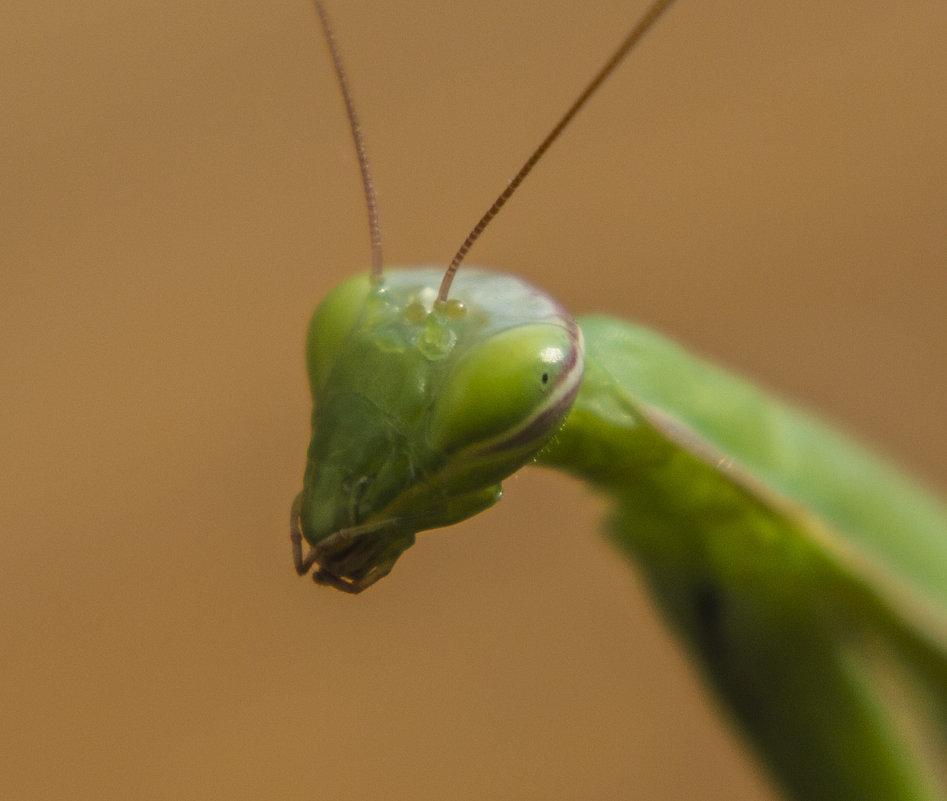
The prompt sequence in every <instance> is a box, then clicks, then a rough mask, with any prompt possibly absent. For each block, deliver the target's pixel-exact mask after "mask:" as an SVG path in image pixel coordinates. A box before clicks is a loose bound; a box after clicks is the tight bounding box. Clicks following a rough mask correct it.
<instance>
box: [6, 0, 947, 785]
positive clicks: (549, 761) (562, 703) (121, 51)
mask: <svg viewBox="0 0 947 801" xmlns="http://www.w3.org/2000/svg"><path fill="white" fill-rule="evenodd" d="M594 5H595V7H594V9H590V8H589V4H588V3H581V2H574V1H573V0H570V1H569V2H566V1H565V0H555V1H551V0H541V1H539V0H537V1H536V2H533V1H532V0H530V1H529V2H525V1H524V2H513V3H509V2H508V0H503V2H473V3H468V4H463V5H461V4H452V3H444V2H441V0H437V2H435V1H434V0H398V1H397V2H393V1H392V0H388V2H383V3H382V2H376V3H368V2H354V1H353V0H347V2H343V0H339V2H334V3H332V6H333V8H332V10H333V12H334V15H335V17H336V23H337V29H338V35H339V37H340V39H341V41H342V43H343V46H344V48H345V52H346V54H347V56H348V62H349V68H350V72H351V76H352V80H353V84H354V88H355V91H356V93H357V98H358V101H359V104H360V107H361V111H362V116H363V118H364V123H365V127H366V129H367V133H368V137H369V145H370V148H371V153H372V156H373V160H374V163H375V165H376V170H377V180H378V184H379V187H380V193H381V202H382V211H383V215H384V217H383V221H384V226H385V233H386V244H387V253H388V256H389V259H390V260H391V261H392V262H406V263H411V262H417V261H423V260H431V261H443V260H446V259H447V258H449V256H450V254H451V253H452V251H453V250H454V248H455V247H456V246H457V245H458V244H459V242H460V240H461V239H462V238H463V236H464V234H465V233H466V231H467V229H468V228H469V227H470V226H471V225H472V224H473V222H474V221H475V219H476V217H477V216H478V215H479V214H480V212H481V211H482V210H483V209H484V208H485V207H486V206H487V205H488V203H489V202H490V201H491V200H492V198H493V195H494V194H495V193H496V192H497V191H499V189H500V188H501V186H502V184H503V182H504V181H505V180H506V179H507V178H508V177H509V176H511V175H512V174H513V172H514V171H515V170H516V168H517V167H518V164H519V162H520V161H521V160H522V158H523V157H524V156H525V155H526V153H527V152H528V150H529V149H530V148H531V147H532V146H533V145H534V144H535V143H536V142H537V141H538V139H539V138H540V136H541V135H542V134H544V132H545V131H546V129H547V128H548V126H549V125H550V124H551V123H552V121H553V120H554V118H555V117H556V115H557V114H558V113H559V112H560V111H561V110H562V109H563V108H564V106H565V104H566V103H567V102H568V101H570V100H571V98H572V97H573V96H574V94H575V93H576V92H577V91H578V89H579V88H580V86H581V84H582V83H583V82H584V80H585V79H586V78H587V76H588V75H589V74H590V73H591V72H592V71H593V69H594V68H596V67H597V66H598V64H599V63H600V62H601V61H602V60H603V59H604V57H605V55H606V53H607V51H608V50H609V48H610V47H611V46H612V45H613V44H614V43H615V42H616V41H617V39H618V38H619V37H620V35H621V33H622V31H623V30H624V29H625V28H626V27H627V26H628V25H629V23H630V21H631V20H633V19H634V18H635V17H636V16H637V14H638V13H639V11H640V7H641V5H642V4H641V3H639V2H619V0H609V1H607V2H606V1H603V0H600V2H598V3H596V4H594ZM945 41H947V5H945V4H944V3H943V2H940V0H931V1H930V2H908V3H900V4H897V5H896V6H892V4H891V3H888V2H885V3H882V2H868V3H864V2H858V3H856V2H839V3H829V4H827V3H823V2H817V1H816V0H812V2H806V3H790V2H772V3H765V4H762V3H736V2H713V3H707V2H683V3H680V4H679V6H678V7H677V8H676V9H675V10H674V11H673V12H672V15H671V16H670V17H669V18H667V19H666V20H664V21H663V22H662V23H661V25H660V27H659V28H658V29H657V30H656V31H655V32H654V33H653V34H652V35H651V36H650V37H649V38H648V39H647V41H646V43H645V45H644V46H643V47H642V48H641V50H640V51H639V52H638V53H637V54H635V55H634V57H633V59H632V61H631V62H630V63H629V64H627V65H626V66H625V68H624V69H623V70H622V72H621V74H620V75H619V76H618V77H616V79H615V80H614V81H613V82H612V83H611V84H610V85H609V86H608V87H607V89H606V90H605V91H604V92H603V94H602V95H601V96H600V97H599V98H598V99H597V102H596V103H595V105H594V106H593V107H592V108H590V109H589V110H588V112H587V113H586V114H584V115H583V116H582V117H581V119H580V121H579V124H577V125H576V126H575V128H574V129H573V130H572V131H571V132H570V133H569V134H568V135H567V137H566V138H565V139H564V140H563V141H562V142H561V143H560V144H559V145H558V146H557V147H556V148H555V150H554V151H553V153H552V156H551V158H550V159H549V160H548V161H547V162H546V164H544V165H543V166H542V168H541V169H540V170H539V172H538V173H537V174H536V175H535V178H534V179H533V180H532V181H531V182H530V183H529V184H528V185H527V186H526V188H525V189H524V190H523V192H522V193H521V194H520V195H519V196H518V198H517V199H516V200H515V201H514V202H513V204H512V206H511V207H510V208H509V210H508V212H507V213H506V214H505V217H504V218H502V219H501V220H500V221H499V222H498V223H497V224H496V225H495V227H494V228H493V229H492V230H491V231H490V232H489V234H488V235H487V236H486V237H485V238H484V240H483V241H482V244H481V245H478V247H477V249H476V251H475V252H474V256H473V259H472V260H473V261H475V262H480V263H485V264H494V265H499V266H505V267H507V268H508V269H510V270H514V271H516V272H519V273H521V274H523V275H524V276H527V277H528V278H530V279H532V280H534V281H536V282H537V283H540V284H542V285H545V286H547V287H548V288H549V289H550V290H552V291H553V292H554V294H556V295H557V296H559V297H560V298H561V299H562V300H563V301H564V302H565V303H566V304H568V305H569V306H570V307H571V308H573V309H574V310H575V311H577V312H579V311H585V310H607V311H611V312H614V313H616V314H619V315H624V316H628V317H634V318H636V319H639V320H643V321H646V322H648V323H649V324H653V325H655V326H657V327H659V328H661V329H663V330H666V331H668V332H670V333H672V334H673V335H674V336H676V337H678V338H679V339H682V340H684V341H685V342H688V343H690V344H691V345H693V346H694V347H695V348H698V349H700V350H702V351H703V352H705V353H707V354H709V355H712V356H713V357H715V358H717V359H719V360H722V361H724V362H726V363H729V364H731V365H733V366H734V367H736V368H738V369H740V370H742V371H744V372H746V373H749V374H751V375H753V376H756V377H757V378H759V379H760V380H762V381H764V382H766V383H768V384H770V385H773V386H775V387H776V388H778V389H779V390H780V391H782V392H784V393H786V394H788V395H790V396H794V397H796V398H799V399H801V400H802V401H804V402H805V403H807V404H809V405H812V406H815V407H818V408H821V409H822V410H824V412H825V413H826V414H827V415H828V416H830V417H831V418H833V419H837V420H841V421H844V423H845V425H846V426H847V427H849V428H851V429H853V430H856V431H859V432H861V433H862V434H863V435H864V436H865V437H866V438H867V439H868V440H870V441H873V442H874V443H876V444H877V445H879V446H880V447H882V448H883V449H885V450H886V451H888V452H890V453H891V454H893V455H894V457H896V458H897V459H899V460H900V461H902V462H903V463H905V464H906V465H907V466H908V467H910V468H911V469H912V470H913V471H914V472H916V473H917V474H918V475H920V476H921V477H923V478H925V479H926V480H927V481H928V482H929V483H931V484H932V485H933V486H935V487H936V488H938V489H939V490H940V491H942V492H943V491H944V490H945V489H947V455H945V453H947V449H945V444H947V435H945V423H944V419H943V410H944V406H945V400H947V379H945V371H944V355H945V352H947V323H945V315H944V308H945V301H947V277H945V272H947V231H945V220H947V157H945V143H947V103H945V99H944V91H945V88H944V87H945V79H947V55H945V51H944V49H943V43H944V42H945ZM0 99H2V106H3V111H2V118H0V137H2V139H0V144H2V148H0V170H2V173H0V180H2V190H0V203H2V209H0V214H2V216H0V220H2V222H0V240H2V243H0V260H2V266H0V304H2V318H0V322H2V331H3V335H2V338H0V354H2V356H0V358H2V362H0V366H2V373H0V376H2V377H0V382H2V383H0V386H2V396H0V397H2V404H3V414H2V416H0V437H2V439H0V459H2V460H3V467H2V476H3V480H2V490H0V492H2V506H0V514H2V521H0V565H2V571H3V580H2V583H0V654H2V656H0V709H2V710H3V711H2V714H0V795H2V796H3V797H4V798H11V799H13V798H15V799H49V798H66V797H68V798H77V799H113V798H115V799H119V798H121V799H127V798H134V799H159V798H160V799H165V798H227V799H258V798H280V799H282V798H286V799H297V798H298V799H303V798H306V799H310V798H340V799H369V798H371V799H425V798H431V799H443V798H448V799H482V798H510V799H537V800H538V799H576V798H601V799H613V798H616V799H617V798H625V797H628V798H648V799H677V798H692V797H700V798H705V799H731V798H740V799H764V798H771V797H772V796H771V795H770V794H769V791H768V790H767V789H766V787H765V784H764V782H763V781H762V780H761V779H760V778H759V775H758V774H757V772H756V771H755V770H754V769H752V768H751V767H749V766H748V764H747V762H746V760H745V758H744V757H743V755H742V752H741V750H740V747H739V746H738V745H737V744H736V743H735V741H734V740H733V739H732V738H731V736H730V735H729V734H728V733H726V729H725V728H724V727H723V726H722V724H721V723H719V721H718V719H717V716H716V713H715V712H714V711H713V709H712V707H711V706H710V705H709V704H708V703H707V702H706V701H705V700H703V699H702V698H701V697H700V696H699V695H698V694H697V692H696V688H697V682H696V680H695V678H694V676H693V675H692V673H691V670H690V669H689V667H688V666H687V665H686V664H685V663H684V662H683V660H682V659H681V658H680V656H679V654H678V652H677V650H676V647H675V646H674V644H673V643H671V642H669V641H668V639H667V638H666V636H665V635H664V634H663V633H662V630H661V628H660V625H659V623H658V622H657V621H656V620H655V619H654V618H653V616H652V613H651V612H650V611H648V608H647V602H646V601H645V600H644V599H643V598H641V597H640V592H639V590H638V588H637V585H636V583H635V580H634V579H633V576H632V574H631V573H630V571H628V569H627V568H626V566H625V565H624V564H622V562H621V561H620V560H619V559H617V558H616V557H615V554H613V553H612V552H611V550H610V548H609V547H608V545H607V544H606V543H605V542H604V541H603V540H602V538H600V537H599V536H598V534H597V533H596V526H597V521H598V519H599V517H600V515H601V513H602V506H601V504H600V503H599V502H598V501H597V500H596V499H594V498H592V497H591V496H590V495H588V494H587V493H586V492H585V491H584V490H583V489H582V488H581V487H579V486H577V485H575V484H573V483H571V482H569V481H567V480H565V479H562V478H560V477H558V476H555V475H552V474H546V473H542V472H539V471H533V472H530V471H527V472H526V473H525V474H523V475H521V476H517V477H516V478H514V479H511V480H510V481H508V482H507V487H506V488H507V499H506V500H505V501H504V503H503V504H501V505H500V506H499V507H498V508H497V509H495V510H493V511H491V512H490V513H488V514H485V515H483V516H481V517H480V518H478V519H476V520H473V521H470V522H468V523H466V524H464V525H462V526H459V527H457V529H456V530H454V531H451V532H448V533H435V534H428V535H424V536H422V538H421V542H420V544H419V545H418V546H417V547H415V548H414V549H413V550H412V551H410V552H409V553H408V554H407V555H406V556H405V557H404V559H403V562H402V563H401V564H399V566H398V568H397V569H396V570H395V572H394V574H393V575H392V576H391V577H390V578H389V579H387V580H385V581H384V582H382V583H381V584H380V585H378V586H377V587H376V588H374V589H373V590H372V591H370V592H368V593H366V594H364V595H363V596H361V597H358V598H350V597H345V596H343V595H341V594H338V593H335V592H332V591H330V590H326V589H318V588H315V587H313V586H311V585H310V583H309V582H308V581H304V580H300V579H297V578H296V577H295V575H294V574H293V571H292V568H291V565H290V554H289V543H288V538H287V514H288V509H289V504H290V501H291V499H292V497H293V495H294V494H295V493H296V492H297V490H298V486H299V483H300V477H301V470H302V460H303V455H304V451H305V447H306V441H307V436H308V398H307V396H306V388H305V383H304V375H303V369H302V364H301V354H300V351H301V345H300V342H301V337H302V332H303V329H304V326H305V324H306V320H307V318H308V315H309V314H310V312H311V310H312V308H313V306H314V305H315V303H316V302H317V301H318V300H319V299H320V298H321V297H322V296H323V295H324V294H325V292H326V291H327V290H328V289H329V288H330V287H331V286H332V285H334V284H335V283H336V282H337V281H339V280H340V279H342V278H343V277H345V276H347V275H350V274H351V273H353V272H354V271H356V270H361V269H363V268H364V266H365V264H366V259H367V247H366V235H365V233H364V228H363V221H362V217H363V213H362V208H361V205H360V199H359V195H358V184H357V176H356V168H355V166H354V163H353V161H352V158H351V156H350V153H349V150H350V147H349V143H348V134H347V131H346V129H345V123H344V121H343V117H342V110H341V105H340V103H339V101H338V99H337V93H336V89H335V86H334V84H333V78H332V76H331V74H330V70H329V66H328V61H327V58H326V54H325V51H324V47H323V45H322V43H321V42H320V41H319V38H318V34H317V28H316V24H315V21H314V17H313V13H312V10H311V9H310V7H309V6H308V5H307V3H306V1H305V0H280V1H279V2H266V3H264V2H258V3H236V4H235V3H232V2H230V3H227V2H204V3H201V4H195V3H184V2H181V1H180V0H171V1H170V2H168V0H163V1H162V2H160V3H159V2H144V1H143V0H135V1H134V2H129V1H126V2H106V0H91V2H86V3H64V2H57V1H55V0H54V2H50V3H35V2H32V0H12V2H11V0H7V1H6V3H5V4H4V8H3V11H2V12H0Z"/></svg>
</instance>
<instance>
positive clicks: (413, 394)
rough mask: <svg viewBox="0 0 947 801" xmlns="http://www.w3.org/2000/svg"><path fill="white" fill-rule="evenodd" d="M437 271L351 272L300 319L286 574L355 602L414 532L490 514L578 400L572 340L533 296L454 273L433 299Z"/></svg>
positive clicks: (469, 273)
mask: <svg viewBox="0 0 947 801" xmlns="http://www.w3.org/2000/svg"><path fill="white" fill-rule="evenodd" d="M441 275H442V271H441V270H439V269H437V268H431V269H424V268H422V269H412V270H390V271H386V273H385V277H384V280H383V281H381V282H374V281H372V279H371V278H370V277H369V276H365V275H363V276H358V277H356V278H353V279H350V280H348V281H346V282H345V283H343V284H341V285H340V286H339V287H337V288H336V289H335V290H334V291H333V292H332V293H330V294H329V296H328V297H327V298H326V299H325V300H324V301H323V303H322V304H321V305H320V306H319V308H318V309H317V310H316V313H315V314H314V316H313V318H312V322H311V323H310V326H309V333H308V337H307V340H306V356H307V362H308V368H309V382H310V387H311V390H312V397H313V411H312V441H311V443H310V445H309V452H308V457H307V462H306V473H305V478H304V482H303V491H302V492H301V493H300V494H299V496H297V498H296V501H295V502H294V504H293V513H292V531H291V534H292V537H293V552H294V559H295V564H296V569H297V571H298V572H299V573H300V574H303V573H306V572H308V571H309V570H310V569H311V568H312V567H314V566H317V568H318V569H317V570H316V571H315V572H314V573H313V578H314V579H315V580H316V582H318V583H322V584H331V585H332V586H334V587H337V588H339V589H342V590H346V591H350V592H360V591H361V590H363V589H365V588H366V587H368V586H370V585H371V584H373V583H374V582H376V581H377V580H378V579H380V578H382V577H383V576H385V575H386V574H387V573H388V572H389V571H390V570H391V568H392V566H393V565H394V563H395V561H396V560H397V559H398V557H399V556H400V555H401V553H402V552H403V551H404V550H405V549H406V548H408V547H410V546H411V545H412V544H413V543H414V535H415V533H416V532H418V531H422V530H424V529H430V528H436V527H440V526H446V525H449V524H451V523H455V522H457V521H459V520H462V519H464V518H467V517H470V516H471V515H473V514H476V513H477V512H479V511H481V510H483V509H485V508H487V507H488V506H490V505H492V504H493V503H495V502H496V501H497V500H499V498H500V495H501V488H500V481H501V480H502V479H503V478H505V477H506V476H508V475H510V474H511V473H513V472H514V471H515V470H517V469H518V468H519V467H521V466H522V465H524V464H525V463H526V462H528V461H529V460H530V459H531V458H532V457H533V456H534V455H535V454H536V452H537V451H538V450H539V449H540V448H541V447H542V446H543V445H544V444H545V442H546V441H547V440H548V439H549V437H550V436H551V435H552V434H553V433H554V432H555V431H556V430H557V429H558V428H559V426H560V425H561V424H562V421H563V420H564V419H565V416H566V414H567V413H568V411H569V408H570V406H571V404H572V401H573V400H574V398H575V395H576V393H577V392H578V388H579V384H580V383H581V378H582V366H583V357H582V343H581V335H580V333H579V329H578V327H577V326H576V324H575V322H574V321H573V319H572V317H571V316H570V315H569V314H568V313H567V312H566V311H564V310H563V309H562V307H560V306H559V305H558V304H557V303H556V302H555V301H553V300H552V299H550V298H549V296H548V295H546V294H544V293H542V292H540V291H539V290H537V289H535V288H533V287H531V286H530V285H529V284H526V283H525V282H523V281H521V280H519V279H517V278H514V277H511V276H507V275H499V274H495V273H488V272H483V271H479V270H474V269H470V268H467V269H465V270H464V271H463V272H462V273H461V274H460V275H459V276H458V278H457V280H456V282H455V283H454V285H453V288H452V290H451V299H450V300H449V301H446V302H444V301H438V300H436V296H437V289H436V288H437V286H438V284H439V282H440V279H441ZM302 538H305V540H306V541H307V542H308V543H309V545H310V546H311V548H310V550H309V552H308V553H307V554H306V555H305V556H304V555H303V553H302Z"/></svg>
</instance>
